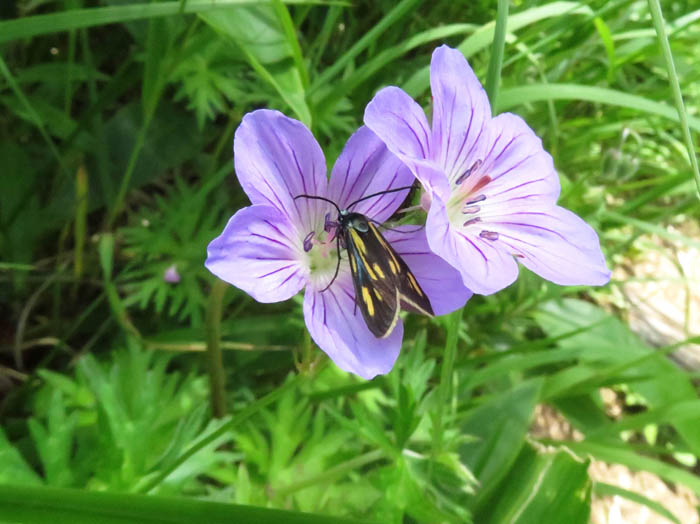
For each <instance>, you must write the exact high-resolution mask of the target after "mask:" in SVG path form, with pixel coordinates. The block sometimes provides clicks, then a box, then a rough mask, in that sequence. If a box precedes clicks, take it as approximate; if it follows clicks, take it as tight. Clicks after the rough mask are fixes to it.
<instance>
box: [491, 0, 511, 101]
mask: <svg viewBox="0 0 700 524" xmlns="http://www.w3.org/2000/svg"><path fill="white" fill-rule="evenodd" d="M507 24H508V0H498V11H497V14H496V28H495V30H494V35H493V45H492V46H491V59H490V60H489V70H488V73H487V74H486V93H487V94H488V97H489V101H490V102H491V107H492V108H495V107H496V98H497V97H498V87H499V84H500V81H501V67H502V66H503V49H504V47H505V45H506V26H507Z"/></svg>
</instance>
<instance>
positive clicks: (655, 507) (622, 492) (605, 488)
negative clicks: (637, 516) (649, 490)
mask: <svg viewBox="0 0 700 524" xmlns="http://www.w3.org/2000/svg"><path fill="white" fill-rule="evenodd" d="M593 491H594V492H595V494H596V495H598V496H608V497H614V496H618V497H623V498H626V499H628V500H631V501H632V502H636V503H637V504H642V505H644V506H646V507H648V508H649V509H650V510H652V511H655V512H656V513H658V514H659V515H661V516H662V517H664V518H665V519H668V520H670V521H671V522H675V523H676V524H681V521H680V520H678V519H677V518H676V516H675V515H674V514H673V513H671V512H670V511H669V510H667V509H666V508H665V507H663V506H662V505H661V504H659V503H658V502H656V501H655V500H651V499H649V498H647V497H645V496H643V495H640V494H639V493H636V492H634V491H629V490H627V489H623V488H621V487H619V486H614V485H612V484H606V483H604V482H596V483H595V484H593Z"/></svg>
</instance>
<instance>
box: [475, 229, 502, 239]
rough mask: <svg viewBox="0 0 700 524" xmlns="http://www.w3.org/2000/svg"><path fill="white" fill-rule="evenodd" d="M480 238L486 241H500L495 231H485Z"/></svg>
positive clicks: (480, 234)
mask: <svg viewBox="0 0 700 524" xmlns="http://www.w3.org/2000/svg"><path fill="white" fill-rule="evenodd" d="M479 236H480V237H481V238H484V239H486V240H498V233H496V232H495V231H486V230H485V229H484V230H483V231H482V232H481V233H479Z"/></svg>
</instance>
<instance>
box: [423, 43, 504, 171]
mask: <svg viewBox="0 0 700 524" xmlns="http://www.w3.org/2000/svg"><path fill="white" fill-rule="evenodd" d="M430 87H431V91H432V95H433V128H432V140H431V145H432V148H433V149H432V153H433V160H435V161H436V162H437V163H438V164H439V165H440V166H442V167H443V168H444V170H445V173H446V174H447V176H448V178H449V179H450V180H451V181H454V180H455V179H457V178H458V177H459V176H460V175H462V174H463V173H464V172H465V171H467V170H468V169H469V168H470V167H471V166H472V164H473V163H474V161H475V160H476V159H478V158H479V157H480V156H481V154H482V152H481V149H482V145H483V144H484V142H485V141H484V138H485V135H486V132H487V129H486V128H487V125H488V123H489V120H490V119H491V106H490V104H489V99H488V97H487V96H486V91H485V90H484V88H483V87H481V83H480V82H479V80H478V79H477V78H476V75H475V74H474V71H472V68H471V67H470V66H469V64H468V63H467V60H466V58H464V55H463V54H462V53H461V52H460V51H458V50H457V49H451V48H449V47H447V46H445V45H443V46H440V47H438V48H437V49H436V50H435V51H434V52H433V57H432V60H431V62H430Z"/></svg>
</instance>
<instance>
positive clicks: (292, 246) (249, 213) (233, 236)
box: [204, 206, 309, 302]
mask: <svg viewBox="0 0 700 524" xmlns="http://www.w3.org/2000/svg"><path fill="white" fill-rule="evenodd" d="M295 235H296V231H295V229H294V228H293V227H292V226H291V224H290V223H289V220H288V219H287V217H286V216H284V215H283V214H282V213H281V212H280V211H279V210H278V209H276V208H274V207H271V206H250V207H244V208H243V209H241V210H240V211H238V212H237V213H236V214H235V215H233V216H232V217H231V219H230V220H229V221H228V224H226V228H224V231H223V233H221V235H219V236H218V237H216V238H215V239H214V240H212V241H211V242H210V243H209V246H208V247H207V260H206V262H205V263H204V265H205V266H206V267H207V269H208V270H209V271H211V272H212V273H214V274H215V275H216V276H217V277H219V278H220V279H222V280H225V281H226V282H228V283H229V284H233V285H234V286H236V287H238V288H240V289H242V290H243V291H245V292H246V293H248V294H249V295H250V296H252V297H253V298H254V299H255V300H257V301H258V302H279V301H281V300H287V299H288V298H291V297H293V296H294V295H296V294H297V293H298V292H299V291H300V290H301V288H303V287H304V285H305V284H306V281H307V278H308V273H309V270H308V267H306V265H305V264H304V262H303V261H304V252H303V250H302V249H301V241H300V240H299V239H298V237H296V236H295Z"/></svg>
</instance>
